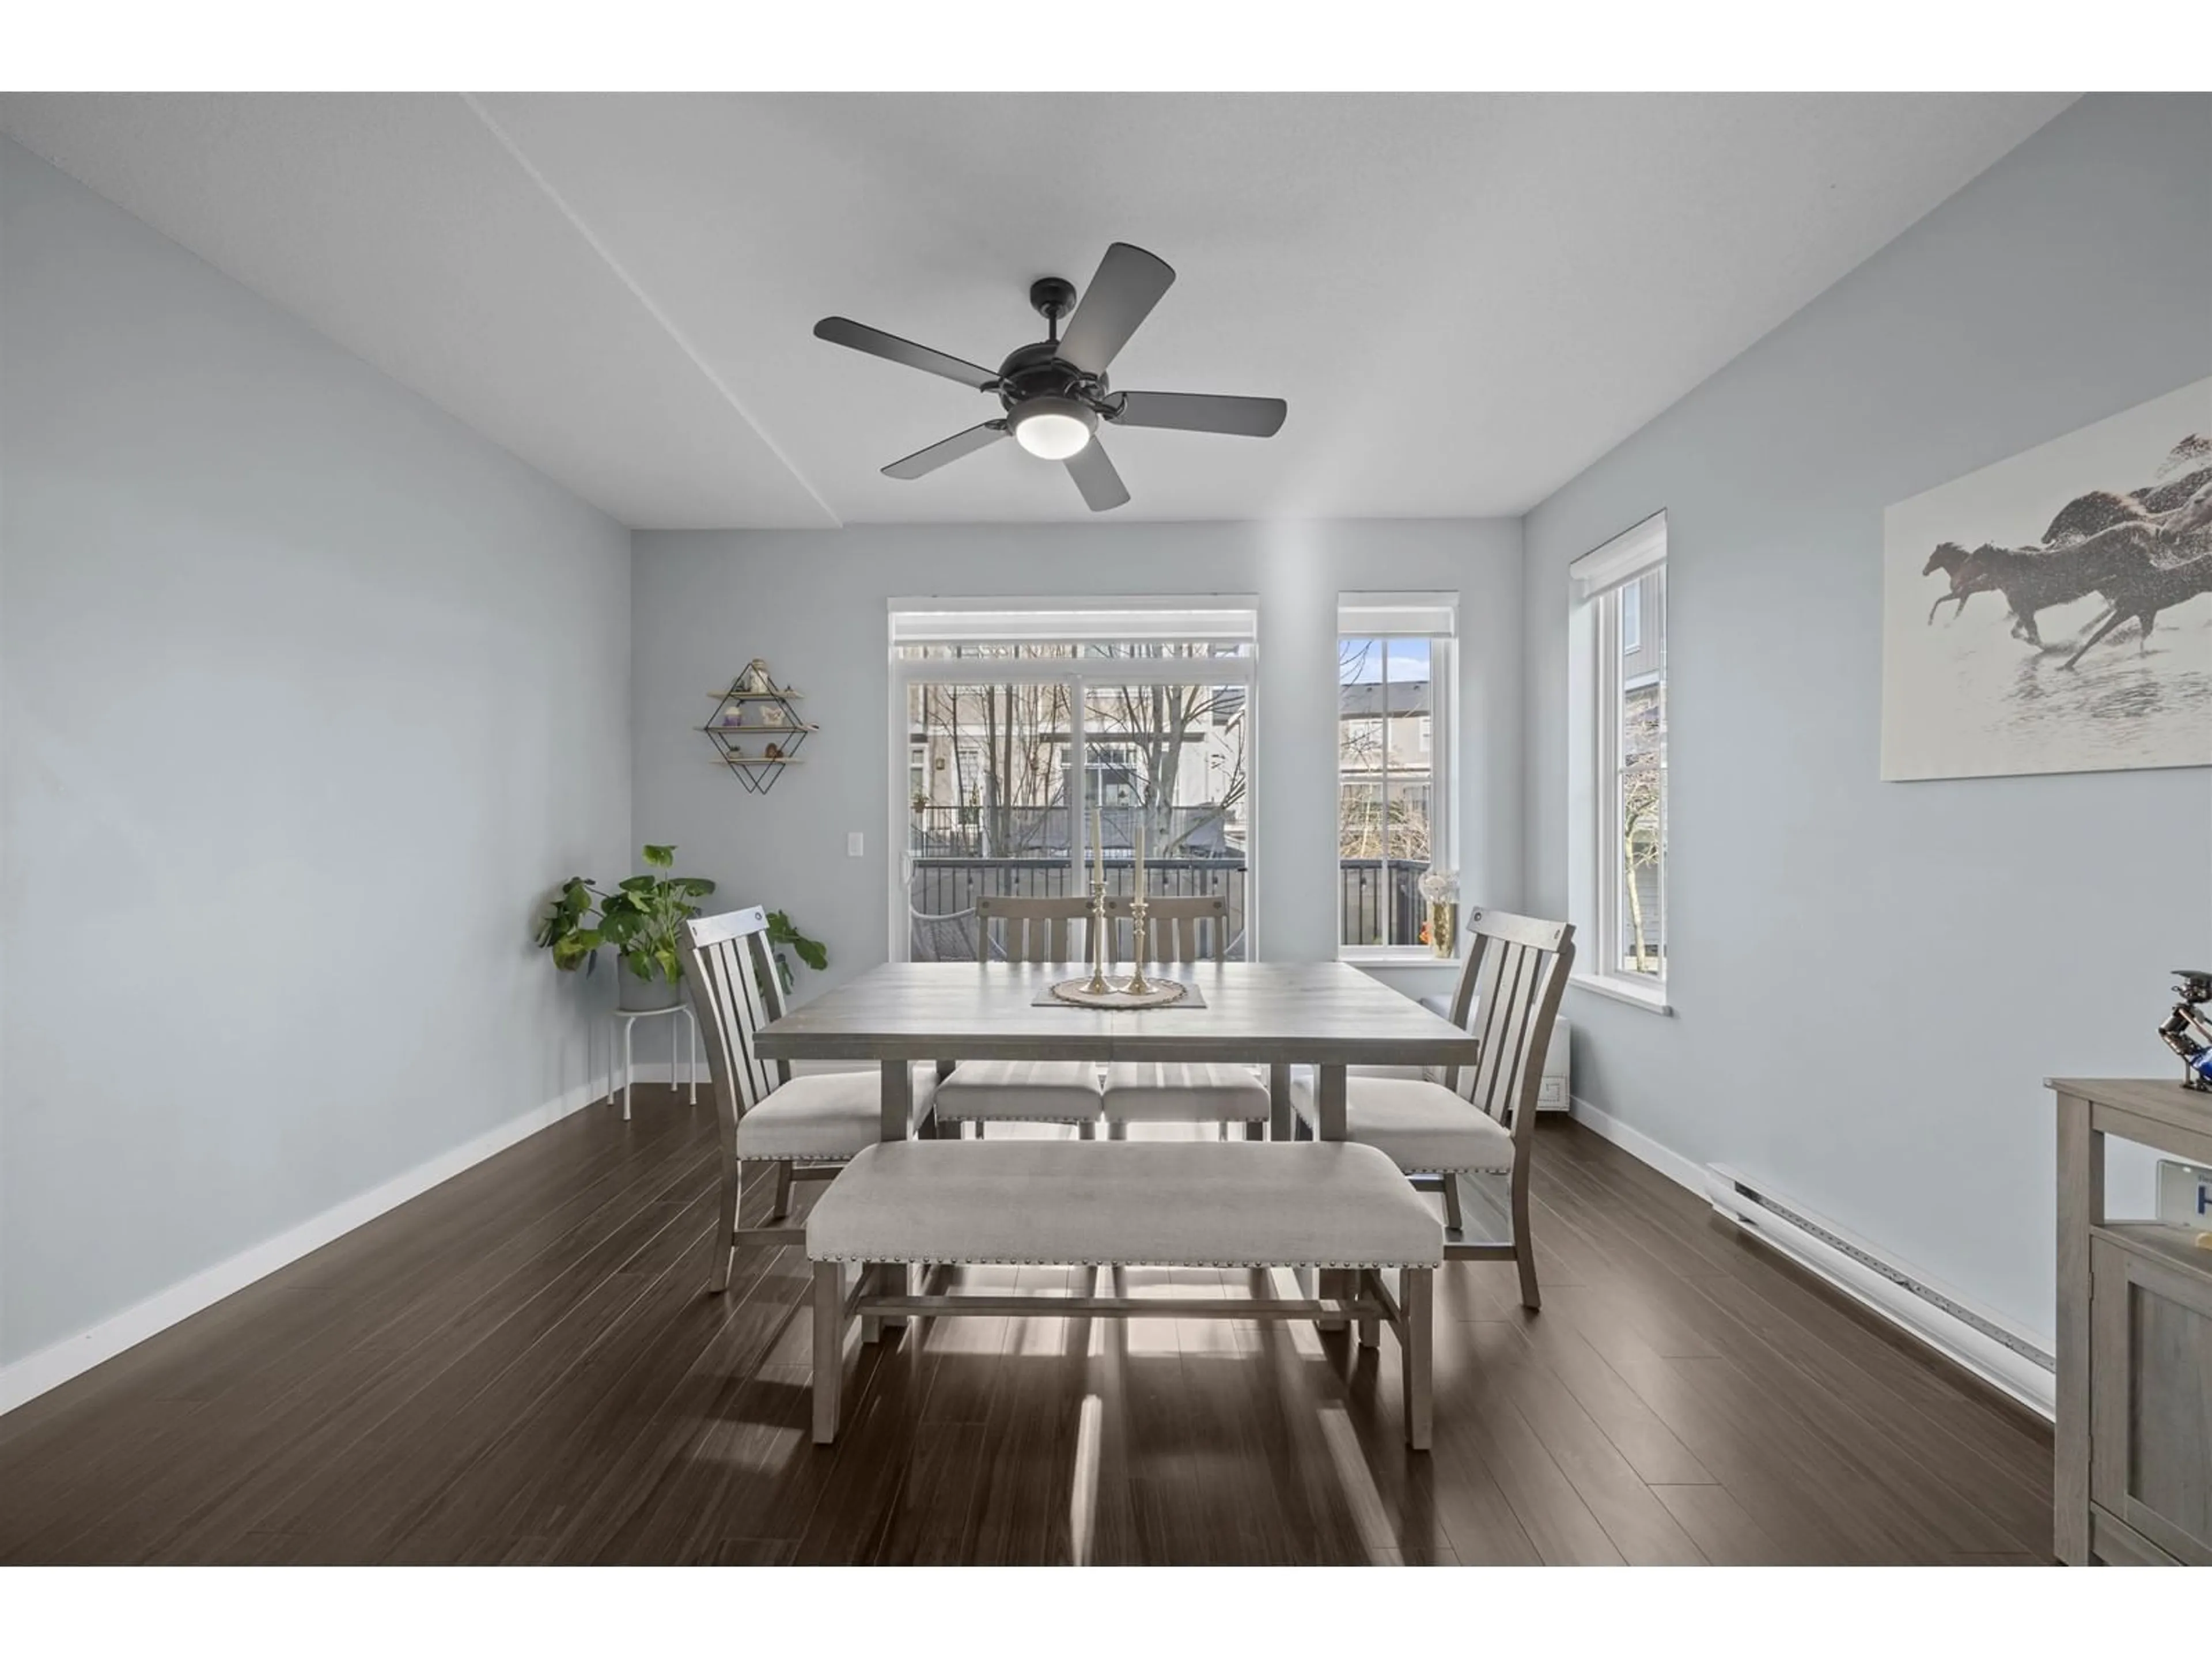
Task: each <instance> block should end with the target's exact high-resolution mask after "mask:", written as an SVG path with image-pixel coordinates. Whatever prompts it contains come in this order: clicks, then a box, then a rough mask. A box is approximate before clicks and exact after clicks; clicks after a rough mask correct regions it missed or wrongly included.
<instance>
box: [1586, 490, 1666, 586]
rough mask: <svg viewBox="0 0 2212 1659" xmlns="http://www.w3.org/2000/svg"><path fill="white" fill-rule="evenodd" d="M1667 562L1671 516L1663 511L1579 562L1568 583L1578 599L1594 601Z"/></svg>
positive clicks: (1598, 548) (1654, 514)
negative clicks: (1600, 595)
mask: <svg viewBox="0 0 2212 1659" xmlns="http://www.w3.org/2000/svg"><path fill="white" fill-rule="evenodd" d="M1666 559H1667V514H1666V513H1665V511H1664V510H1663V509H1662V510H1661V511H1659V512H1657V513H1653V514H1652V515H1651V516H1650V518H1648V519H1646V520H1644V521H1643V523H1641V524H1638V525H1636V526H1632V527H1631V528H1630V529H1627V530H1624V531H1622V532H1620V534H1619V535H1618V536H1615V537H1614V538H1613V539H1612V540H1611V541H1609V542H1607V544H1605V545H1604V546H1602V547H1597V548H1593V549H1591V550H1589V552H1587V553H1585V554H1583V556H1582V557H1580V558H1579V559H1577V560H1576V561H1575V562H1573V563H1572V564H1571V565H1569V566H1568V567H1567V581H1568V583H1569V585H1570V586H1571V588H1572V590H1573V592H1574V596H1575V598H1576V599H1583V600H1587V599H1595V598H1597V596H1598V595H1599V594H1601V593H1610V592H1612V591H1613V589H1614V588H1616V587H1620V586H1624V585H1626V583H1629V582H1632V581H1634V580H1636V579H1637V578H1638V576H1640V575H1642V574H1644V572H1645V571H1647V570H1650V569H1651V568H1653V567H1655V566H1656V565H1660V564H1663V563H1664V562H1666Z"/></svg>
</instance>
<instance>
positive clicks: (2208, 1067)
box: [2158, 968, 2212, 1091]
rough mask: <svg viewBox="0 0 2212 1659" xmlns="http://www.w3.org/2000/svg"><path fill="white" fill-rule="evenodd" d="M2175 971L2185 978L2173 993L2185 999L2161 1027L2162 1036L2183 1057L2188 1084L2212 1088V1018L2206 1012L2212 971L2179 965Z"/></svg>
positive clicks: (2211, 1000) (2184, 1079)
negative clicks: (2205, 1007) (2207, 1016)
mask: <svg viewBox="0 0 2212 1659" xmlns="http://www.w3.org/2000/svg"><path fill="white" fill-rule="evenodd" d="M2173 973H2174V977H2175V978H2176V979H2178V980H2179V981H2181V982H2180V983H2179V985H2176V986H2175V987H2173V994H2174V995H2176V996H2178V997H2179V998H2180V999H2181V1000H2180V1001H2179V1002H2177V1003H2175V1004H2174V1005H2173V1012H2172V1013H2170V1014H2168V1015H2167V1016H2166V1024H2163V1025H2161V1026H2160V1027H2159V1028H2158V1035H2159V1038H2160V1041H2161V1042H2164V1043H2165V1044H2166V1047H2167V1048H2171V1049H2172V1050H2173V1052H2174V1053H2175V1054H2179V1055H2180V1056H2181V1070H2182V1077H2181V1081H2182V1084H2183V1085H2184V1086H2185V1087H2187V1088H2191V1089H2204V1090H2208V1091H2212V1018H2206V1016H2205V1012H2204V1006H2205V1004H2207V1003H2212V972H2208V971H2207V970H2205V969H2202V968H2177V969H2174V970H2173Z"/></svg>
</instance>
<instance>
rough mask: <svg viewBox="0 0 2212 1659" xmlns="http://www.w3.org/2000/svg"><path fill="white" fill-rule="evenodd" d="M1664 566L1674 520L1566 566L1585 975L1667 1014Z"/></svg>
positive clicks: (1642, 528) (1576, 883) (1650, 524)
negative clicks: (1570, 613)
mask: <svg viewBox="0 0 2212 1659" xmlns="http://www.w3.org/2000/svg"><path fill="white" fill-rule="evenodd" d="M1666 558H1667V520H1666V515H1665V514H1664V513H1658V514H1655V515H1654V516H1653V517H1651V518H1650V519H1647V520H1644V522H1643V523H1642V524H1639V525H1638V526H1635V527H1634V528H1633V529H1632V530H1629V531H1627V532H1624V533H1623V534H1622V535H1620V536H1618V537H1615V538H1613V540H1612V541H1610V542H1607V544H1605V545H1604V546H1603V547H1601V548H1599V549H1597V550H1595V552H1592V553H1589V554H1586V555H1584V556H1583V557H1582V558H1580V559H1577V561H1575V562H1574V564H1573V565H1572V566H1571V567H1570V568H1569V576H1570V580H1571V584H1572V588H1573V599H1572V602H1573V605H1574V616H1573V624H1574V625H1573V628H1572V630H1571V634H1572V643H1573V648H1572V649H1571V652H1570V662H1571V671H1572V673H1573V675H1574V677H1575V684H1573V685H1572V686H1571V688H1570V696H1569V706H1570V709H1571V716H1572V719H1571V738H1572V739H1573V741H1572V743H1571V750H1572V756H1571V762H1572V765H1571V774H1570V776H1571V783H1570V789H1571V797H1572V799H1571V802H1570V805H1571V813H1570V819H1569V823H1570V835H1571V842H1572V845H1571V848H1570V853H1571V860H1570V866H1569V867H1570V875H1571V894H1570V902H1571V909H1572V914H1573V917H1574V921H1575V927H1576V932H1577V935H1578V936H1579V937H1578V939H1577V959H1578V963H1577V970H1576V977H1577V978H1578V979H1583V980H1585V981H1589V983H1591V984H1592V985H1593V986H1594V987H1595V988H1598V989H1601V990H1606V991H1609V992H1613V993H1617V994H1622V995H1625V996H1627V997H1629V998H1630V999H1631V1000H1636V1001H1639V1002H1644V1003H1646V1004H1648V1005H1650V1006H1655V1007H1660V1008H1664V1007H1665V1006H1666V985H1667V923H1668V910H1667V854H1668V799H1667V782H1668V769H1667V740H1668V710H1667V622H1666V617H1667V566H1666Z"/></svg>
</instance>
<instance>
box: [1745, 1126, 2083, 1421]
mask: <svg viewBox="0 0 2212 1659" xmlns="http://www.w3.org/2000/svg"><path fill="white" fill-rule="evenodd" d="M1705 1190H1706V1195H1707V1196H1708V1197H1709V1198H1710V1199H1711V1200H1712V1206H1713V1208H1715V1209H1716V1210H1717V1211H1719V1212H1721V1213H1722V1214H1723V1215H1724V1216H1726V1217H1727V1218H1729V1220H1731V1221H1733V1222H1735V1224H1736V1225H1737V1226H1739V1227H1741V1228H1742V1229H1743V1230H1744V1231H1746V1232H1747V1233H1749V1234H1751V1235H1752V1236H1753V1237H1755V1238H1757V1239H1759V1241H1760V1242H1761V1243H1764V1244H1765V1245H1767V1246H1769V1247H1770V1248H1771V1249H1776V1250H1778V1251H1780V1252H1781V1253H1782V1254H1783V1255H1786V1256H1788V1257H1790V1259H1791V1260H1792V1261H1796V1262H1797V1263H1798V1264H1799V1265H1801V1266H1802V1267H1806V1268H1808V1269H1809V1270H1810V1271H1812V1272H1813V1273H1817V1274H1819V1275H1820V1277H1821V1278H1822V1279H1826V1280H1827V1281H1828V1282H1829V1283H1830V1284H1832V1285H1835V1286H1836V1288H1837V1289H1838V1290H1840V1291H1844V1293H1845V1294H1846V1295H1848V1296H1850V1297H1851V1298H1852V1299H1853V1300H1854V1301H1857V1302H1858V1303H1861V1304H1863V1305H1865V1306H1866V1307H1869V1308H1871V1309H1872V1310H1874V1311H1875V1312H1876V1313H1878V1314H1880V1315H1881V1316H1882V1317H1883V1318H1885V1319H1887V1320H1888V1321H1889V1322H1891V1323H1892V1324H1893V1325H1896V1326H1898V1327H1899V1328H1902V1329H1903V1330H1905V1332H1907V1333H1908V1334H1911V1335H1912V1336H1914V1337H1917V1338H1918V1339H1919V1340H1921V1341H1923V1342H1924V1343H1926V1344H1927V1345H1928V1346H1929V1347H1931V1348H1934V1349H1935V1350H1936V1352H1938V1353H1941V1354H1942V1355H1943V1356H1944V1357H1945V1358H1948V1359H1949V1360H1951V1361H1953V1362H1954V1364H1960V1365H1963V1366H1965V1367H1966V1369H1967V1370H1970V1371H1972V1372H1973V1373H1974V1375H1976V1376H1979V1377H1981V1378H1982V1379H1983V1380H1984V1382H1987V1383H1992V1384H1994V1385H1995V1386H1996V1387H1997V1388H2000V1389H2003V1390H2004V1391H2005V1393H2007V1394H2008V1395H2011V1396H2012V1397H2013V1398H2014V1399H2015V1400H2017V1401H2020V1402H2021V1404H2022V1405H2024V1406H2027V1407H2032V1408H2033V1410H2035V1411H2037V1412H2039V1413H2041V1414H2042V1415H2044V1416H2045V1417H2049V1416H2050V1415H2051V1410H2052V1405H2051V1401H2052V1395H2053V1389H2054V1386H2055V1383H2056V1381H2057V1363H2056V1362H2055V1361H2054V1360H2053V1359H2052V1358H2051V1355H2050V1354H2048V1353H2046V1352H2045V1351H2044V1350H2043V1349H2042V1348H2041V1347H2040V1346H2038V1345H2037V1343H2036V1342H2035V1341H2034V1340H2033V1339H2032V1338H2030V1337H2029V1336H2028V1335H2027V1334H2026V1333H2025V1332H2023V1331H2021V1330H2020V1329H2019V1328H2016V1327H2015V1326H2013V1325H2011V1324H2008V1322H2005V1321H2003V1320H2001V1319H1999V1318H1997V1317H1996V1316H1994V1315H1991V1314H1990V1313H1987V1312H1984V1311H1983V1310H1980V1309H1977V1308H1974V1307H1972V1306H1969V1305H1968V1304H1966V1303H1964V1302H1962V1301H1960V1299H1959V1298H1958V1297H1955V1296H1954V1295H1952V1294H1951V1293H1949V1292H1948V1291H1944V1290H1942V1288H1940V1287H1939V1286H1937V1285H1933V1284H1930V1283H1929V1280H1928V1279H1925V1278H1923V1276H1921V1275H1920V1274H1918V1273H1914V1272H1913V1271H1912V1270H1911V1269H1910V1268H1909V1267H1904V1266H1902V1265H1901V1264H1899V1263H1897V1262H1893V1261H1888V1260H1887V1259H1885V1258H1884V1257H1883V1256H1881V1255H1879V1254H1878V1253H1877V1252H1875V1250H1873V1249H1869V1247H1868V1246H1867V1245H1866V1244H1864V1243H1861V1242H1860V1241H1859V1240H1857V1239H1855V1238H1853V1237H1851V1236H1850V1234H1849V1233H1846V1232H1844V1231H1843V1230H1842V1229H1841V1228H1839V1227H1838V1226H1836V1225H1835V1224H1834V1223H1832V1222H1828V1221H1823V1220H1822V1219H1820V1218H1819V1217H1818V1216H1816V1215H1814V1214H1813V1213H1812V1212H1810V1211H1809V1210H1807V1209H1806V1208H1805V1207H1804V1206H1802V1205H1800V1204H1798V1203H1796V1201H1795V1200H1790V1199H1788V1198H1784V1197H1782V1196H1780V1195H1779V1194H1777V1193H1776V1192H1775V1191H1774V1189H1773V1188H1771V1187H1768V1186H1766V1185H1765V1183H1763V1182H1758V1181H1755V1180H1753V1178H1751V1177H1750V1176H1746V1175H1743V1174H1741V1173H1740V1172H1738V1171H1736V1170H1731V1169H1729V1167H1728V1166H1727V1165H1726V1164H1711V1165H1709V1166H1708V1167H1707V1169H1706V1170H1705Z"/></svg>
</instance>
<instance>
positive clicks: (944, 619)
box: [884, 593, 1261, 962]
mask: <svg viewBox="0 0 2212 1659" xmlns="http://www.w3.org/2000/svg"><path fill="white" fill-rule="evenodd" d="M886 609H887V610H888V611H889V613H890V720H889V724H888V725H887V726H886V727H885V730H886V732H887V733H888V734H889V738H890V741H889V744H888V747H889V749H890V753H891V755H892V757H893V758H892V763H891V773H892V780H893V781H892V788H891V792H890V793H891V801H890V821H889V823H888V825H887V828H886V832H885V839H884V846H885V847H886V848H889V849H890V857H889V858H888V859H886V860H884V863H885V866H886V870H885V877H886V892H885V905H886V911H885V921H886V926H887V927H889V929H890V960H891V961H893V962H907V961H910V960H911V959H912V957H911V952H912V951H913V947H914V930H913V926H912V921H911V918H910V915H909V914H908V906H909V902H910V900H909V893H910V891H911V878H910V875H909V872H908V870H907V868H906V857H905V850H904V849H905V848H906V847H907V845H908V840H907V831H908V808H909V798H908V796H907V795H906V794H905V793H903V789H902V784H901V780H902V779H903V777H904V776H905V773H904V770H903V768H902V765H901V764H900V763H899V761H898V759H897V757H898V755H899V753H900V751H901V750H902V748H903V746H904V744H905V743H906V741H907V735H908V731H909V729H910V722H909V719H908V714H909V704H910V702H911V698H910V696H909V691H910V688H912V687H914V686H915V685H980V684H985V683H986V682H987V681H988V682H991V683H994V684H1006V683H1008V682H1010V681H1015V680H1018V682H1019V683H1020V684H1024V685H1060V686H1065V687H1066V688H1067V691H1068V745H1067V759H1066V774H1067V775H1068V776H1070V777H1077V778H1081V779H1082V780H1083V781H1084V787H1085V793H1086V796H1087V794H1088V792H1089V789H1090V776H1091V775H1090V768H1089V758H1090V753H1089V748H1088V744H1087V739H1086V733H1085V708H1084V703H1085V698H1084V696H1083V695H1082V691H1083V687H1084V685H1085V683H1086V682H1089V683H1092V684H1109V685H1206V686H1222V685H1241V686H1243V688H1244V713H1243V720H1244V750H1245V760H1244V768H1245V791H1246V795H1245V798H1246V799H1247V800H1248V801H1251V800H1255V799H1257V792H1258V789H1259V767H1260V743H1259V726H1258V723H1257V714H1256V712H1255V710H1256V705H1257V704H1258V702H1259V696H1258V690H1257V688H1258V684H1259V674H1260V629H1259V602H1258V601H1257V599H1254V598H1253V597H1251V596H1249V595H1244V594H1219V593H1189V594H1180V595H1163V596H1160V597H1157V598H1143V599H1136V598H1129V597H1126V596H1122V597H1116V598H1113V599H1027V600H1025V599H945V598H935V597H933V598H926V599H892V600H890V602H889V604H888V605H887V607H886ZM1146 639H1157V640H1170V641H1205V640H1210V639H1218V640H1222V641H1236V642H1237V643H1239V644H1241V645H1242V646H1243V654H1242V655H1240V656H1234V657H1191V658H1182V659H1159V658H1149V659H1148V658H1130V657H1121V658H1114V657H1099V658H1095V659H1080V658H1078V659H1066V660H1065V661H1060V662H1055V661H1053V660H1050V659H1027V660H1021V659H1011V660H1008V661H1006V662H1004V663H998V662H994V661H993V660H992V659H987V658H968V659H957V658H910V657H902V656H901V655H900V654H899V648H900V647H901V646H903V645H913V644H919V643H925V642H927V643H930V644H943V643H946V642H951V641H959V642H963V643H968V644H994V645H1027V644H1044V643H1065V642H1067V641H1082V640H1104V641H1120V640H1146ZM1017 666H1018V667H1019V668H1020V669H1021V672H1020V673H1019V674H1018V675H1012V674H1008V673H1006V672H1005V670H1006V669H1009V668H1013V667H1017ZM1194 670H1195V671H1194ZM1256 819H1257V814H1256V813H1255V812H1251V811H1248V812H1247V815H1246V818H1245V825H1246V827H1245V846H1244V959H1245V960H1246V961H1248V962H1256V961H1258V960H1259V959H1260V955H1259V939H1260V917H1261V904H1260V860H1259V830H1258V828H1257V823H1256ZM1089 847H1090V842H1088V841H1087V840H1086V839H1085V837H1084V836H1082V835H1081V834H1072V835H1070V836H1068V865H1069V868H1070V871H1071V874H1072V879H1073V882H1079V881H1080V879H1081V876H1082V871H1083V862H1084V860H1085V857H1086V856H1087V854H1088V849H1089ZM1069 890H1070V891H1081V890H1082V889H1081V887H1080V886H1079V885H1075V884H1071V887H1070V889H1069Z"/></svg>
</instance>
